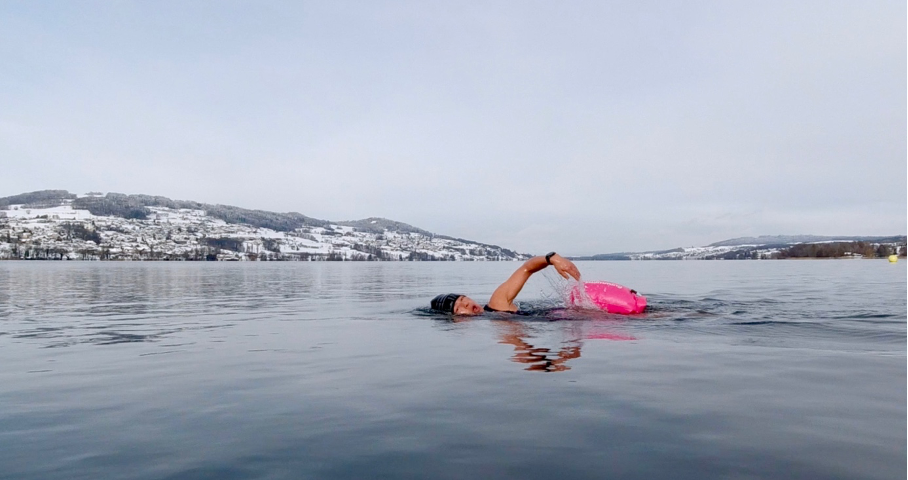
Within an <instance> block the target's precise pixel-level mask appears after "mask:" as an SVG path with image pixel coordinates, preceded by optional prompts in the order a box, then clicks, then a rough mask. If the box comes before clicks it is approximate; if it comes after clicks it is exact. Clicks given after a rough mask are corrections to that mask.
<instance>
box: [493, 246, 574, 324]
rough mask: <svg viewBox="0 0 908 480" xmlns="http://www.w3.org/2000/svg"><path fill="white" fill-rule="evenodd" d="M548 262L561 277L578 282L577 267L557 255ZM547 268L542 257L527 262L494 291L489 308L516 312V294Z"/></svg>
mask: <svg viewBox="0 0 908 480" xmlns="http://www.w3.org/2000/svg"><path fill="white" fill-rule="evenodd" d="M550 260H551V262H552V266H554V267H555V270H558V273H559V274H560V275H561V276H562V277H564V278H568V276H571V277H574V279H576V280H580V271H579V270H577V266H576V265H574V263H573V262H571V261H570V260H568V259H566V258H564V257H562V256H561V255H558V254H557V253H556V254H555V255H552V257H551V259H550ZM548 266H549V264H548V263H546V261H545V257H543V256H538V257H533V258H531V259H529V260H527V261H526V263H524V264H523V266H522V267H520V268H518V269H517V271H516V272H514V274H513V275H511V278H509V279H507V281H505V282H504V283H502V284H501V285H500V286H499V287H498V288H497V289H495V292H494V293H492V298H491V299H490V300H489V307H491V308H493V309H495V310H506V311H511V312H516V311H517V305H514V299H515V298H517V294H518V293H520V290H522V289H523V286H524V285H525V284H526V283H527V280H529V279H530V276H532V275H533V274H534V273H536V272H538V271H540V270H542V269H544V268H545V267H548Z"/></svg>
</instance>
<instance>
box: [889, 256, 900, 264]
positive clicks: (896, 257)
mask: <svg viewBox="0 0 908 480" xmlns="http://www.w3.org/2000/svg"><path fill="white" fill-rule="evenodd" d="M897 261H899V256H898V255H889V263H895V262H897Z"/></svg>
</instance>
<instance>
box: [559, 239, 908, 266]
mask: <svg viewBox="0 0 908 480" xmlns="http://www.w3.org/2000/svg"><path fill="white" fill-rule="evenodd" d="M745 241H749V243H745ZM858 242H862V246H863V249H862V250H861V251H857V249H853V250H854V251H849V250H848V249H849V248H853V247H856V246H858V245H854V244H856V243H858ZM819 244H842V246H843V248H844V249H845V251H843V252H841V253H842V255H841V256H843V257H851V258H862V257H864V256H865V255H867V250H866V248H867V247H871V250H873V252H876V249H878V248H879V247H880V246H881V245H882V246H885V247H887V248H888V249H889V250H891V251H892V252H893V253H895V252H899V251H901V250H900V249H902V248H903V247H904V246H905V237H904V236H893V237H854V236H844V237H818V236H815V235H789V236H767V235H764V236H761V237H745V238H738V239H731V240H725V241H722V242H716V243H713V244H710V245H707V246H704V247H682V248H675V249H672V250H658V251H651V252H620V253H607V254H600V255H592V256H588V257H574V259H575V260H748V259H750V260H767V259H774V258H779V257H780V254H781V256H782V257H783V258H784V253H785V252H787V251H789V250H790V249H791V248H792V247H794V246H796V245H819ZM873 255H878V253H873Z"/></svg>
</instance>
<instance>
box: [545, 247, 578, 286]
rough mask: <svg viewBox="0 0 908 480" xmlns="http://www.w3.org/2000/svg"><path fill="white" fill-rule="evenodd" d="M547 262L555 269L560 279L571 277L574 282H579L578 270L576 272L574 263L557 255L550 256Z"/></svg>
mask: <svg viewBox="0 0 908 480" xmlns="http://www.w3.org/2000/svg"><path fill="white" fill-rule="evenodd" d="M549 261H550V262H551V263H552V266H553V267H555V271H557V272H558V274H559V275H561V276H562V277H564V278H570V277H573V279H574V280H577V281H580V270H577V265H574V262H572V261H570V260H568V259H566V258H564V257H562V256H561V255H558V254H557V253H556V254H554V255H552V258H550V259H549Z"/></svg>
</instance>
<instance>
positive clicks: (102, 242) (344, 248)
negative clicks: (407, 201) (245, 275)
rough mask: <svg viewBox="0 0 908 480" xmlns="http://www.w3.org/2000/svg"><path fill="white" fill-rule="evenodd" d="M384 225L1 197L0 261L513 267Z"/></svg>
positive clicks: (463, 243) (203, 206) (501, 254)
mask: <svg viewBox="0 0 908 480" xmlns="http://www.w3.org/2000/svg"><path fill="white" fill-rule="evenodd" d="M528 257H529V256H528V255H525V254H521V253H517V252H515V251H513V250H509V249H506V248H501V247H499V246H497V245H490V244H484V243H480V242H476V241H473V240H465V239H460V238H454V237H449V236H446V235H436V234H434V233H432V232H429V231H427V230H423V229H421V228H417V227H414V226H412V225H408V224H406V223H403V222H398V221H395V220H389V219H386V218H379V217H370V218H366V219H362V220H348V221H341V222H332V221H329V220H321V219H317V218H313V217H308V216H306V215H303V214H301V213H298V212H269V211H265V210H254V209H248V208H241V207H235V206H232V205H215V204H209V203H202V202H196V201H191V200H172V199H170V198H167V197H161V196H155V195H128V194H123V193H108V194H106V195H103V194H101V193H97V192H91V193H87V194H85V195H76V194H73V193H70V192H68V191H66V190H42V191H37V192H29V193H23V194H19V195H12V196H9V197H2V198H0V259H3V258H8V259H70V260H72V259H86V260H199V259H208V260H210V259H217V260H225V259H226V260H392V261H393V260H396V261H401V260H520V259H525V258H528Z"/></svg>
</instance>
